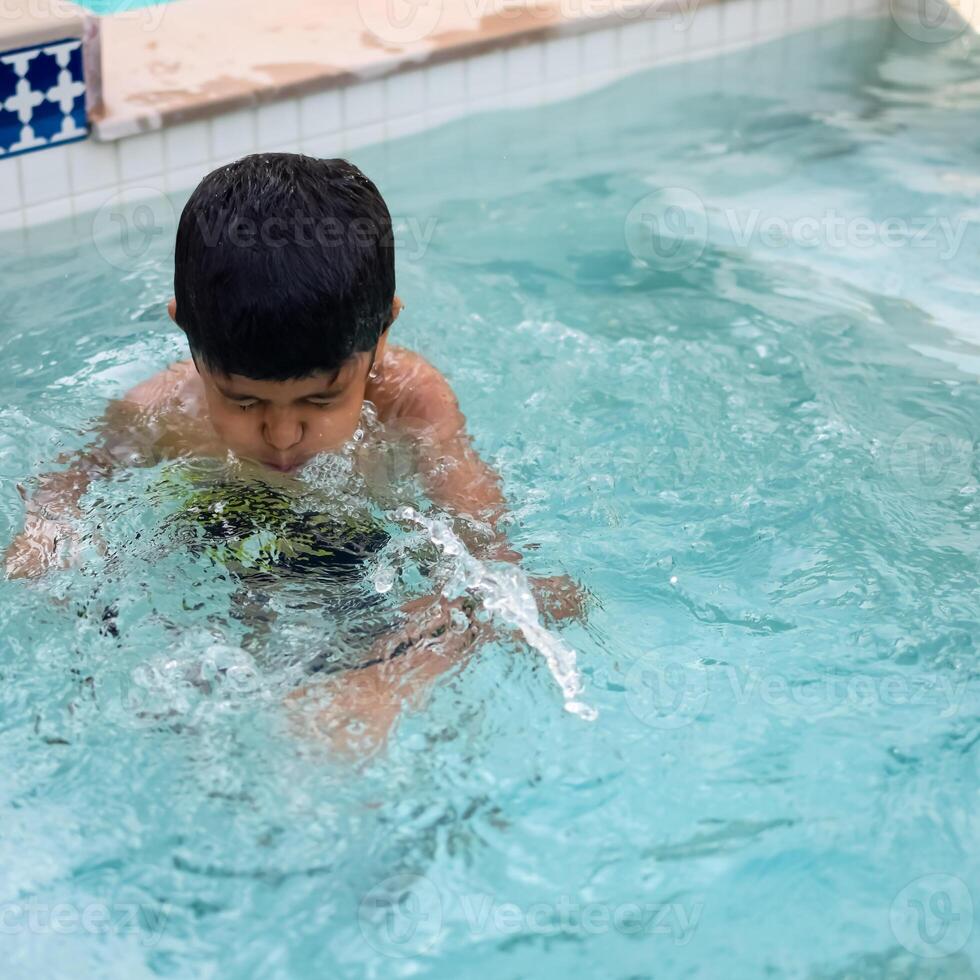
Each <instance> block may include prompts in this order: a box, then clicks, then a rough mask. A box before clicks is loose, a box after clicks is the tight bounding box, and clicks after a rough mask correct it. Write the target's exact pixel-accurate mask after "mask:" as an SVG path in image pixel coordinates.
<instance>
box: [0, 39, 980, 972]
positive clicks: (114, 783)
mask: <svg viewBox="0 0 980 980" xmlns="http://www.w3.org/2000/svg"><path fill="white" fill-rule="evenodd" d="M788 66H792V71H788V70H787V68H788ZM977 68H978V57H977V53H976V47H975V45H971V44H970V43H969V42H967V41H965V40H964V39H960V40H958V41H956V42H954V43H952V44H949V45H945V46H943V45H927V44H916V43H914V42H913V41H912V40H911V39H909V38H908V37H907V36H905V35H904V34H902V33H900V32H898V31H896V30H894V29H893V28H892V27H891V25H890V24H889V23H888V22H885V21H882V22H872V23H860V24H856V23H850V24H841V25H837V26H834V27H830V28H824V29H821V30H820V31H813V32H809V33H808V34H805V35H800V36H796V37H791V38H786V39H784V40H781V41H778V42H775V43H773V44H770V45H767V46H765V47H762V48H758V49H753V50H751V51H747V52H743V53H736V54H731V55H728V56H726V57H724V58H719V59H716V60H714V61H711V62H698V63H693V64H682V65H676V66H672V67H669V68H664V69H660V70H658V71H655V72H651V73H649V74H645V75H642V76H637V77H634V78H631V79H627V80H626V81H623V82H621V83H618V84H616V85H614V86H612V87H610V88H608V89H605V90H603V91H600V92H597V93H594V94H592V95H590V96H588V97H585V98H581V99H578V100H576V101H574V102H568V103H563V104H558V105H554V106H550V107H542V108H540V109H529V110H524V111H520V112H507V113H504V112H501V113H495V114H490V115H487V116H483V117H478V118H474V119H471V120H465V121H462V122H457V123H453V124H450V125H448V126H445V127H442V128H441V129H439V130H436V131H433V132H431V133H429V134H423V135H420V136H415V137H411V138H407V139H404V140H400V141H397V142H393V143H390V144H388V145H387V146H381V147H374V148H370V149H367V150H364V151H360V152H358V153H357V154H355V155H354V158H355V160H356V162H357V163H358V164H359V165H360V166H362V167H363V168H364V170H365V171H366V172H367V173H368V174H370V175H371V176H373V177H375V178H376V179H377V181H378V183H379V185H380V187H381V189H382V191H383V193H384V194H385V196H386V198H387V199H388V201H389V203H390V205H391V208H392V211H393V213H394V215H395V216H396V219H397V221H398V226H399V228H400V235H399V244H400V246H401V252H400V260H399V292H400V294H401V295H402V296H403V297H404V299H405V300H406V303H407V309H406V312H405V313H404V314H403V317H402V319H400V320H399V323H398V330H399V338H397V339H399V340H401V342H403V343H405V344H407V345H409V346H412V347H415V348H417V349H419V350H420V351H422V352H423V353H424V354H425V355H426V356H428V357H430V358H431V359H432V360H433V361H434V362H435V363H436V364H437V365H438V366H439V367H441V368H442V369H443V370H444V371H445V372H446V374H447V375H448V376H449V378H450V379H451V381H452V382H453V384H454V385H455V387H456V389H457V391H458V393H459V395H460V399H461V402H462V406H463V409H464V411H465V412H466V413H467V416H468V418H469V423H470V428H471V431H472V432H473V434H474V437H475V440H476V443H477V445H478V446H479V448H480V450H481V452H482V453H483V454H484V456H485V457H486V458H487V459H488V460H490V461H491V462H492V463H493V464H494V465H495V466H496V467H497V468H498V469H499V470H500V472H501V473H502V475H503V477H504V481H505V486H506V489H507V492H508V496H509V499H510V503H511V508H512V514H513V521H512V527H511V536H512V538H513V540H514V541H515V543H516V544H517V546H518V547H519V548H521V549H523V550H524V551H525V553H526V555H527V556H528V557H527V560H526V564H527V566H528V568H529V570H530V571H532V572H535V573H540V574H552V573H558V572H563V571H564V572H568V573H569V574H571V575H573V576H575V577H577V578H579V579H581V580H582V581H583V583H585V584H586V585H587V587H588V588H589V590H590V591H591V592H592V593H593V594H594V595H595V596H596V605H595V608H594V609H593V610H592V611H591V614H590V617H589V622H588V624H587V625H585V626H573V627H569V628H566V629H564V630H563V631H562V632H561V634H560V635H561V637H562V640H563V642H564V643H566V644H567V645H568V646H569V647H570V648H571V649H573V650H574V651H575V653H576V656H577V662H578V669H579V670H580V671H581V674H582V678H583V683H584V691H583V693H582V700H583V701H585V702H586V703H587V704H588V705H590V706H591V707H593V708H594V709H596V711H597V712H598V716H597V717H596V719H595V720H593V721H588V720H584V719H583V718H582V717H580V716H577V715H575V714H573V713H571V712H568V711H564V710H563V703H562V696H561V692H560V691H559V689H558V686H557V685H556V683H555V682H554V680H553V678H552V677H551V675H550V673H549V671H548V669H547V666H546V665H545V663H544V661H543V658H542V657H541V656H540V654H539V653H537V652H536V651H534V650H532V649H530V648H529V647H527V646H526V645H522V644H519V643H517V642H516V641H515V642H510V641H508V642H506V643H505V642H499V643H491V644H488V645H487V646H486V647H484V648H483V649H482V650H481V651H480V653H479V655H477V656H475V657H473V658H472V660H471V661H470V662H469V663H467V665H466V666H465V668H463V669H461V670H459V671H458V672H456V673H455V674H453V675H451V676H448V677H446V678H444V679H443V680H442V681H441V682H440V683H439V684H438V685H437V686H436V688H435V689H434V691H433V693H432V696H431V698H430V699H429V700H428V702H427V704H426V705H425V706H424V708H422V709H421V710H418V711H415V712H412V713H409V714H407V715H406V716H405V717H404V719H403V720H402V722H401V725H400V727H399V730H398V732H397V735H396V737H395V738H394V739H393V740H392V744H391V745H390V747H389V749H388V750H387V751H386V752H384V753H383V754H381V755H379V756H377V757H375V758H373V759H371V760H369V761H367V762H366V763H364V764H362V765H360V766H353V767H352V766H350V765H346V764H343V763H340V762H337V761H335V760H333V761H332V760H331V759H330V758H329V756H325V754H324V753H322V752H319V751H318V750H317V748H316V746H315V745H311V744H310V743H309V742H308V741H306V740H303V739H301V738H297V737H296V736H295V735H294V734H293V733H292V732H291V730H290V729H289V726H288V723H287V721H286V720H285V718H284V713H283V711H282V708H281V695H282V692H283V690H284V688H285V687H286V686H287V685H288V682H289V680H290V678H291V676H292V675H291V674H290V670H291V669H292V665H293V664H294V662H295V660H296V658H297V657H301V656H302V655H303V653H304V651H306V650H308V649H309V648H310V647H312V646H314V645H315V644H317V643H320V642H322V634H321V633H319V632H318V630H321V629H326V628H327V627H326V626H325V625H324V624H323V623H322V617H317V615H316V614H315V610H314V612H313V613H311V612H309V611H305V612H304V611H297V610H293V611H292V612H288V613H286V614H284V615H283V617H282V618H281V619H280V623H281V631H280V633H279V634H278V639H277V640H276V643H278V644H279V646H280V648H281V650H280V652H281V653H282V662H283V667H282V669H281V670H277V669H275V668H274V667H273V668H269V667H263V668H262V669H258V668H257V667H256V665H255V664H254V663H253V661H252V659H251V657H250V656H249V654H248V653H247V652H246V651H243V650H242V629H241V625H240V623H239V622H238V621H236V620H234V619H233V617H231V616H229V615H228V610H229V603H230V599H231V592H232V589H231V587H230V586H229V585H228V583H227V582H224V581H222V580H221V579H220V578H219V577H218V576H217V575H215V574H214V573H213V571H211V570H209V567H208V566H207V565H206V564H204V563H199V562H194V561H189V560H188V559H187V557H186V555H185V554H184V553H182V552H181V551H180V549H179V548H177V547H175V546H174V545H173V542H172V541H171V540H170V539H169V538H168V537H167V536H166V535H165V534H164V533H163V531H162V527H163V525H164V523H165V515H164V513H163V512H161V511H160V510H159V509H154V505H153V504H151V498H150V497H149V496H147V492H148V490H149V489H150V488H151V487H152V486H153V485H154V481H155V480H156V479H157V478H158V477H159V476H160V474H159V473H157V472H152V471H150V472H147V471H133V473H132V474H128V475H127V476H125V477H120V478H119V479H117V480H115V481H113V482H112V483H109V484H104V485H99V486H98V487H96V488H94V489H93V491H92V492H91V493H90V494H89V496H88V497H87V498H86V511H87V516H86V518H85V521H86V522H87V524H88V526H89V527H90V528H91V527H94V526H95V525H96V524H100V523H101V524H103V525H104V526H105V529H106V533H107V534H108V535H109V536H110V538H111V540H112V542H113V543H114V544H115V546H116V548H117V552H116V553H117V555H118V560H117V562H116V563H115V564H105V563H101V562H99V561H97V560H93V563H92V565H91V566H90V567H89V568H87V569H86V570H85V571H84V572H73V573H65V574H62V575H56V576H52V577H50V578H49V579H47V580H45V581H43V582H40V583H37V584H36V585H25V583H24V582H20V581H16V582H3V583H0V588H2V590H3V593H2V595H3V601H2V604H0V611H2V616H3V630H2V636H3V654H2V661H0V670H2V673H3V679H4V683H3V685H2V687H0V699H2V701H0V705H2V707H0V718H2V720H3V725H4V738H3V740H2V742H0V752H2V753H3V756H2V763H0V772H2V773H3V776H2V778H0V794H2V796H0V808H2V811H0V812H2V822H3V826H4V833H3V834H2V836H0V859H2V866H3V867H4V869H5V875H4V878H3V882H4V886H5V887H4V890H3V894H2V895H0V909H2V913H3V914H2V916H0V927H2V929H3V931H4V933H5V935H4V949H5V954H6V972H7V973H8V975H11V976H26V975H28V974H29V975H32V976H33V975H39V974H40V975H44V976H69V975H79V974H80V973H85V974H87V975H100V976H125V977H127V978H129V977H139V976H181V977H183V976H192V975H193V976H197V975H206V974H207V973H209V972H216V973H220V975H221V976H222V977H238V976H241V977H250V976H255V975H258V974H261V975H264V976H283V977H285V976H307V975H311V976H313V975H315V976H351V977H355V976H376V977H382V976H384V977H387V976H392V975H395V976H406V975H409V974H412V975H421V976H431V977H457V976H461V975H462V976H466V975H470V974H472V973H477V972H479V973H481V974H484V973H485V974H486V975H489V976H521V977H524V976H528V977H531V976H540V975H543V974H544V973H545V972H546V971H547V972H549V973H551V972H554V973H556V974H566V975H569V976H575V977H590V976H596V975H603V976H605V975H609V976H616V977H624V978H625V977H653V976H656V977H678V976H699V977H709V978H714V977H717V976H721V975H724V976H731V977H746V978H748V977H757V976H759V975H762V974H764V973H766V972H768V973H770V974H773V975H777V976H807V977H830V976H839V977H844V976H855V975H857V976H894V975H916V973H915V970H916V969H919V970H921V971H923V975H934V976H971V975H973V974H974V973H975V972H976V970H977V965H976V964H977V963H978V956H980V949H978V943H980V933H978V930H977V929H975V928H974V914H975V913H974V902H975V900H976V898H975V896H977V894H978V893H977V884H978V882H980V875H978V872H980V868H978V859H977V851H976V848H975V846H974V841H975V837H976V812H977V810H976V806H975V800H976V793H977V789H978V779H980V771H978V755H977V746H976V741H977V716H978V691H980V682H978V676H977V669H976V666H975V664H976V654H977V642H976V638H977V622H978V613H980V608H978V607H980V601H978V594H977V577H978V573H980V563H978V554H980V548H978V546H980V520H978V511H977V484H978V462H977V457H976V450H975V443H976V436H977V420H978V418H980V392H978V388H977V377H978V375H980V359H978V358H980V336H978V333H977V328H976V319H975V309H976V298H977V286H976V275H977V271H978V264H980V263H978V252H977V246H978V237H977V233H976V227H975V221H976V216H977V210H976V209H977V195H978V193H980V186H978V185H977V183H976V178H975V176H973V175H974V174H975V173H976V170H977V166H976V165H977V155H978V149H980V148H978V145H977V137H976V127H975V113H976V86H975V78H976V76H977ZM436 168H437V169H436ZM178 203H179V202H178ZM971 222H973V224H971ZM90 228H91V224H90V223H88V222H87V221H85V220H83V221H79V222H77V226H76V227H72V226H71V225H68V224H66V225H61V226H58V227H55V228H50V229H41V230H40V232H39V234H38V235H37V236H36V237H35V239H34V244H33V247H32V250H31V252H30V253H29V254H27V255H25V254H23V253H22V252H21V251H20V247H19V245H18V244H15V243H14V241H13V240H12V239H11V240H9V241H4V242H2V243H0V255H2V258H0V270H2V274H3V278H2V282H3V284H4V285H3V286H2V290H3V300H4V302H3V303H2V306H0V308H2V309H3V314H2V316H3V321H2V322H3V331H2V341H0V342H2V350H3V357H4V363H5V366H6V371H5V372H4V377H3V385H4V393H3V394H4V397H3V408H2V410H0V440H2V448H3V452H2V454H0V465H2V467H3V475H4V477H5V484H4V486H5V488H6V490H5V493H4V495H3V498H2V499H3V507H2V520H3V522H4V527H5V530H6V534H7V537H8V538H9V537H10V536H11V534H12V533H13V532H14V531H15V530H16V529H17V528H18V527H19V522H20V519H21V506H20V502H19V497H18V495H17V493H16V490H15V489H14V486H13V485H14V483H15V482H17V481H24V480H25V479H27V478H28V477H29V476H30V475H31V474H32V473H34V472H37V471H38V470H39V468H43V467H41V463H40V462H39V461H44V460H50V459H52V458H53V457H54V456H55V455H57V453H58V452H60V451H62V450H63V449H65V448H68V447H75V446H78V445H80V444H81V443H82V442H83V441H84V434H83V433H84V429H85V427H86V425H87V424H89V423H90V421H91V420H92V419H93V418H95V417H97V415H98V414H99V413H100V412H101V410H102V407H103V405H104V401H105V399H106V398H108V397H112V396H114V395H118V394H119V393H120V392H121V391H122V390H123V389H124V387H125V386H127V385H129V384H131V383H133V382H135V381H136V380H138V379H139V378H141V377H143V376H144V375H145V374H146V373H148V371H149V370H151V369H155V368H157V367H159V366H162V365H163V364H165V363H166V362H167V361H168V360H169V359H172V358H175V357H178V356H183V351H182V348H181V344H180V342H179V338H178V336H177V334H176V333H175V331H173V330H172V329H171V328H170V326H169V325H168V322H167V319H166V313H165V309H164V303H165V301H166V299H167V298H168V297H169V295H170V292H171V283H170V279H171V276H172V265H171V256H170V252H169V242H168V241H167V239H166V236H165V235H162V234H161V235H150V236H149V238H148V241H149V243H150V247H149V249H138V248H134V249H130V250H126V249H122V250H121V251H120V250H119V249H116V250H114V249H113V248H111V247H109V245H107V244H106V242H105V241H104V240H103V239H101V238H99V239H98V240H97V241H96V244H95V246H93V241H92V238H91V236H90V235H89V234H88V233H87V229H90ZM342 478H343V472H342V468H341V469H340V470H339V471H338V472H335V473H333V474H332V476H331V474H327V475H326V477H324V483H323V487H324V488H325V490H326V491H331V490H333V491H336V490H337V485H336V481H337V480H339V481H340V484H341V485H342V484H343V479H342ZM331 481H333V482H331ZM341 488H342V487H341ZM406 492H409V491H408V490H406ZM393 560H394V559H393ZM397 560H400V561H403V562H404V563H405V565H406V567H408V566H410V565H411V562H412V561H413V560H414V559H412V557H411V554H410V552H406V553H405V554H404V555H403V556H402V557H401V558H398V559H397ZM444 561H445V562H449V563H451V562H450V560H449V559H444ZM378 581H380V579H379V580H378ZM400 587H401V586H396V592H397V589H398V588H400ZM59 597H68V602H67V603H65V604H59V603H57V602H53V601H52V600H53V599H58V598H59ZM107 611H108V612H107ZM220 666H224V667H228V668H231V670H230V671H229V673H228V674H227V675H226V676H227V677H228V678H230V679H229V680H226V681H218V680H217V679H216V671H217V668H218V667H220ZM202 676H203V677H204V678H205V679H210V680H211V681H212V683H211V684H210V686H207V685H202V684H200V683H195V682H194V681H195V678H196V679H198V680H200V678H201V677H202ZM52 915H54V916H55V919H54V920H52ZM932 969H935V971H936V972H934V973H928V974H927V973H926V972H925V971H927V970H932Z"/></svg>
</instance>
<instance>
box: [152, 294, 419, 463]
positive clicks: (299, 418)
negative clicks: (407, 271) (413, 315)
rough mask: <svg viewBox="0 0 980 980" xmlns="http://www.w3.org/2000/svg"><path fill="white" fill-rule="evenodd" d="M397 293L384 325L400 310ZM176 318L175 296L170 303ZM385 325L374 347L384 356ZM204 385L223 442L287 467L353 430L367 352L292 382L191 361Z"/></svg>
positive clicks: (378, 357) (378, 358) (377, 357)
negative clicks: (335, 368)
mask: <svg viewBox="0 0 980 980" xmlns="http://www.w3.org/2000/svg"><path fill="white" fill-rule="evenodd" d="M403 305H404V304H403V303H402V301H401V300H400V299H399V298H398V297H397V296H396V297H395V300H394V303H393V304H392V308H391V320H390V321H389V324H388V328H390V326H391V324H392V323H394V322H395V320H396V319H397V318H398V314H399V313H400V312H401V311H402V309H403ZM167 309H168V312H169V313H170V317H171V319H172V320H173V321H174V322H175V323H176V322H177V308H176V304H175V302H174V300H170V303H169V304H168V307H167ZM388 328H386V329H385V331H384V332H383V333H382V334H381V338H380V339H379V340H378V344H377V346H376V347H375V350H374V363H375V364H376V365H380V364H381V362H382V360H383V359H384V354H385V345H386V343H387V341H388ZM194 366H195V367H196V368H197V373H198V374H199V375H200V376H201V381H202V382H203V384H204V392H205V397H206V398H207V404H208V413H209V414H210V416H211V424H212V425H213V426H214V430H215V432H216V433H217V434H218V437H219V438H220V439H221V440H222V442H223V443H224V444H225V445H226V446H227V447H228V448H229V449H230V450H232V452H234V453H235V455H236V456H241V457H244V458H245V459H252V460H256V461H257V462H260V463H263V464H264V465H266V466H268V467H270V468H272V469H276V470H281V471H282V472H289V471H290V470H294V469H297V468H299V467H300V466H302V465H303V463H305V462H306V461H307V460H308V459H311V458H312V457H313V456H315V455H316V454H317V453H323V452H335V451H336V450H338V449H340V447H341V446H343V444H344V443H345V442H347V441H348V440H349V439H350V438H351V437H352V436H353V435H354V432H355V431H356V430H357V424H358V422H359V421H360V418H361V408H362V407H363V405H364V399H365V396H366V394H367V388H368V383H369V378H368V375H369V374H370V371H371V352H370V351H367V352H361V353H359V354H354V355H352V356H351V357H349V358H348V359H347V360H346V361H345V362H344V363H343V364H342V365H341V366H340V369H339V370H338V371H336V372H335V373H333V374H330V373H318V374H315V375H311V376H310V377H308V378H303V379H301V380H295V381H256V380H254V379H252V378H247V377H245V376H244V375H240V374H231V375H225V374H215V373H212V372H211V371H209V370H208V369H207V367H205V365H203V364H199V363H198V362H197V359H196V358H195V360H194Z"/></svg>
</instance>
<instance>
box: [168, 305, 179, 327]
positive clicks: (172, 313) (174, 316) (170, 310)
mask: <svg viewBox="0 0 980 980" xmlns="http://www.w3.org/2000/svg"><path fill="white" fill-rule="evenodd" d="M167 312H168V313H169V314H170V319H171V320H173V321H174V323H177V300H176V299H171V300H170V302H169V303H167ZM177 326H180V324H179V323H178V324H177Z"/></svg>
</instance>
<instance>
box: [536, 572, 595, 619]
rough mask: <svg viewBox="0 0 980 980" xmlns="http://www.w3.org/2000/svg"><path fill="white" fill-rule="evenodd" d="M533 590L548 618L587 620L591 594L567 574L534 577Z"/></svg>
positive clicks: (543, 613) (545, 616)
mask: <svg viewBox="0 0 980 980" xmlns="http://www.w3.org/2000/svg"><path fill="white" fill-rule="evenodd" d="M530 582H531V591H532V592H533V593H534V598H535V599H537V601H538V608H539V609H540V610H541V614H542V615H543V616H544V618H545V619H546V620H550V621H551V622H558V621H560V620H563V619H577V620H578V621H579V622H580V623H584V622H585V618H586V609H587V603H588V596H589V594H588V593H587V592H586V591H585V589H583V588H582V586H581V585H579V584H578V582H576V581H575V580H574V579H572V578H569V576H567V575H550V576H547V577H545V578H532V579H530Z"/></svg>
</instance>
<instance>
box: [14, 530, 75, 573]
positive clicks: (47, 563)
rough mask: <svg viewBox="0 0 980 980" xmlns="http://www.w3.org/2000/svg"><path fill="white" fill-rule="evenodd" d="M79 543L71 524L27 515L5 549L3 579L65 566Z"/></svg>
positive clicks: (69, 562)
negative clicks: (19, 530) (20, 529)
mask: <svg viewBox="0 0 980 980" xmlns="http://www.w3.org/2000/svg"><path fill="white" fill-rule="evenodd" d="M79 544H80V539H79V536H78V532H77V531H76V530H75V529H74V528H73V527H72V526H71V525H69V524H66V523H63V522H61V521H52V520H48V519H46V518H43V517H39V516H37V515H31V516H29V517H28V518H27V520H26V521H25V523H24V530H23V531H22V532H21V533H20V534H18V535H17V537H16V538H14V540H13V541H12V542H11V544H10V547H9V548H8V549H7V555H6V569H7V578H35V577H37V576H38V575H43V574H44V572H46V571H48V569H50V568H68V567H69V566H70V565H71V564H72V559H73V558H74V557H75V556H76V555H77V553H78V550H79Z"/></svg>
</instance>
